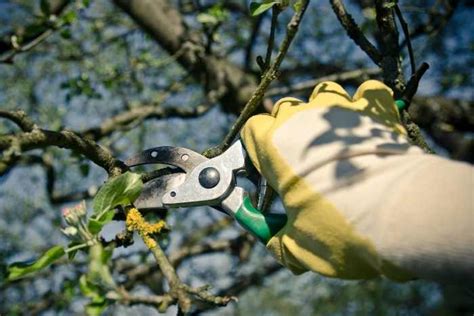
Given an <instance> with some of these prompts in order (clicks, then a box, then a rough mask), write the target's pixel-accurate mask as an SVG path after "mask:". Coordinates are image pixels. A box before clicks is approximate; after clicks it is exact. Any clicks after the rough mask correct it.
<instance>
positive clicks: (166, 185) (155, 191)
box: [133, 172, 186, 210]
mask: <svg viewBox="0 0 474 316" xmlns="http://www.w3.org/2000/svg"><path fill="white" fill-rule="evenodd" d="M185 179H186V173H184V172H177V173H172V174H167V175H164V176H161V177H159V178H156V179H153V180H151V181H149V182H147V183H145V184H144V186H143V190H142V193H141V194H140V196H139V197H138V198H137V199H136V200H135V202H134V203H133V204H134V205H135V207H136V208H138V209H139V210H160V209H165V208H166V207H164V206H163V201H162V198H163V195H164V194H165V193H166V192H169V191H170V190H172V189H174V188H176V187H178V186H180V185H181V184H182V183H183V182H184V180H185Z"/></svg>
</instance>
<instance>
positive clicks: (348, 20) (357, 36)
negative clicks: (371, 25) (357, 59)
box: [330, 0, 382, 65]
mask: <svg viewBox="0 0 474 316" xmlns="http://www.w3.org/2000/svg"><path fill="white" fill-rule="evenodd" d="M330 2H331V6H332V9H333V11H334V13H335V14H336V16H337V19H338V20H339V22H340V23H341V25H342V27H344V29H345V30H346V32H347V35H348V36H349V37H350V38H351V39H352V40H353V41H354V42H355V43H356V44H357V46H359V47H360V48H361V49H362V50H363V51H364V52H365V53H366V54H367V55H368V56H369V57H370V59H372V61H373V62H374V63H375V64H376V65H381V62H382V54H380V52H379V51H378V50H377V48H375V46H374V45H372V43H370V42H369V40H368V39H367V38H366V37H365V35H364V33H362V31H361V29H360V28H359V26H358V25H357V23H356V22H355V21H354V19H353V18H352V16H351V15H350V14H349V13H347V10H346V8H345V7H344V4H343V3H342V1H341V0H330Z"/></svg>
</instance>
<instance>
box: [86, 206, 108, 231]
mask: <svg viewBox="0 0 474 316" xmlns="http://www.w3.org/2000/svg"><path fill="white" fill-rule="evenodd" d="M114 215H115V212H114V210H108V211H107V212H105V213H102V215H101V216H100V218H93V217H91V218H89V223H88V224H87V228H88V229H89V231H90V232H91V233H92V234H93V235H97V234H98V233H100V231H101V230H102V227H104V226H105V225H106V224H107V223H109V222H110V221H111V220H112V219H113V218H114Z"/></svg>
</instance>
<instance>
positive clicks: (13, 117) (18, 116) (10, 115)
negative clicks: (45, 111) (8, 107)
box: [0, 110, 35, 132]
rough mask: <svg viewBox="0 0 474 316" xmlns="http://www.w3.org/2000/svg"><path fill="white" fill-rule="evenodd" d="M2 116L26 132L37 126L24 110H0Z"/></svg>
mask: <svg viewBox="0 0 474 316" xmlns="http://www.w3.org/2000/svg"><path fill="white" fill-rule="evenodd" d="M0 117H3V118H6V119H8V120H10V121H12V122H13V123H15V124H16V125H18V127H20V128H21V129H22V131H24V132H31V131H32V130H33V129H34V128H35V124H34V123H33V121H32V120H31V119H30V118H29V117H28V116H27V115H26V113H25V112H24V111H21V110H19V111H4V110H0Z"/></svg>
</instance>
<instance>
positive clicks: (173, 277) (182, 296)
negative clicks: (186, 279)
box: [150, 243, 191, 313]
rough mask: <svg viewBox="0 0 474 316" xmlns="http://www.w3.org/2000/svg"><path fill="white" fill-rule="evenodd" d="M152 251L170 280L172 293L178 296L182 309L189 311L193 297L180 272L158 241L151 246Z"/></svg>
mask: <svg viewBox="0 0 474 316" xmlns="http://www.w3.org/2000/svg"><path fill="white" fill-rule="evenodd" d="M150 251H151V253H152V254H153V257H155V260H156V263H157V264H158V266H159V267H160V270H161V272H162V273H163V275H164V276H165V278H166V280H167V281H168V285H169V286H170V294H171V295H172V296H174V297H176V299H177V300H178V305H179V307H180V308H181V310H182V311H183V312H185V313H187V312H188V311H189V310H190V309H191V299H190V298H189V296H188V293H187V292H186V289H185V288H184V286H183V285H184V284H183V283H182V282H181V280H180V279H179V277H178V274H177V273H176V271H175V269H174V268H173V266H172V265H171V263H170V262H169V260H168V258H167V257H166V255H165V253H164V252H163V249H161V246H160V245H159V244H158V243H157V244H156V246H155V247H152V248H150Z"/></svg>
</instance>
